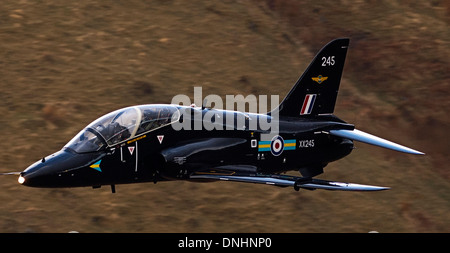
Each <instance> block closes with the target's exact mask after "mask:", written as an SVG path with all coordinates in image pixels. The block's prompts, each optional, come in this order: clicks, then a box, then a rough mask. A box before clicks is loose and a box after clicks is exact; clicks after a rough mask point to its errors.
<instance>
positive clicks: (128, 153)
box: [3, 38, 423, 192]
mask: <svg viewBox="0 0 450 253" xmlns="http://www.w3.org/2000/svg"><path fill="white" fill-rule="evenodd" d="M348 45H349V39H347V38H342V39H336V40H333V41H331V42H330V43H328V44H327V45H326V46H325V47H324V48H323V49H322V50H321V51H320V52H319V53H318V54H317V55H316V56H315V58H314V59H313V61H312V62H311V64H310V65H309V67H308V68H307V69H306V71H305V72H304V74H303V75H302V76H301V77H300V78H299V79H298V81H297V82H296V83H295V85H294V86H293V88H292V89H291V90H290V92H289V93H288V94H287V96H286V97H285V98H284V100H282V102H281V103H280V104H279V106H278V107H277V108H276V109H275V110H273V111H271V112H269V113H267V114H257V113H245V112H238V111H230V110H219V109H214V108H206V107H204V106H202V107H196V106H190V105H187V106H184V105H183V106H182V105H176V104H171V105H163V104H149V105H138V106H131V107H127V108H123V109H120V110H117V111H114V112H111V113H109V114H107V115H104V116H103V117H101V118H99V119H97V120H95V121H94V122H92V123H91V124H89V125H88V126H87V127H86V128H84V129H83V130H82V131H81V132H80V133H78V134H77V135H76V136H75V137H74V138H73V139H72V140H71V141H69V142H68V143H67V144H66V145H65V146H64V147H63V148H62V150H60V151H58V152H56V153H54V154H52V155H50V156H47V157H44V158H43V159H41V160H39V161H37V162H36V163H34V164H32V165H31V166H29V167H28V168H27V169H25V170H24V171H23V172H13V173H3V174H18V175H19V179H18V181H19V183H20V184H23V185H26V186H32V187H81V186H91V187H93V188H98V187H100V186H102V185H111V190H112V192H115V185H116V184H129V183H141V182H154V183H156V182H161V181H172V180H188V181H195V182H205V181H207V182H209V181H236V182H246V183H259V184H268V185H274V186H280V187H288V186H289V187H293V188H294V189H295V190H299V189H300V188H304V189H309V190H314V189H327V190H345V191H378V190H385V189H389V188H387V187H378V186H370V185H361V184H353V183H342V182H333V181H326V180H321V179H316V178H314V177H315V176H317V175H319V174H321V173H323V168H324V167H325V166H326V165H327V164H328V163H330V162H333V161H336V160H338V159H341V158H343V157H345V156H347V155H348V154H350V152H351V151H352V150H353V149H354V144H353V141H360V142H364V143H369V144H373V145H377V146H381V147H384V148H388V149H393V150H396V151H401V152H405V153H410V154H423V153H421V152H419V151H416V150H413V149H410V148H407V147H404V146H401V145H399V144H395V143H393V142H390V141H387V140H384V139H382V138H379V137H376V136H373V135H371V134H368V133H365V132H362V131H360V130H357V129H355V126H354V125H352V124H348V123H346V122H345V121H343V120H341V119H339V118H338V117H336V116H335V115H333V112H334V107H335V102H336V98H337V94H338V90H339V85H340V80H341V75H342V71H343V68H344V62H345V57H346V53H347V49H348ZM275 114H278V115H277V118H278V119H276V118H275V116H276V115H275ZM196 115H201V116H202V117H196ZM205 115H209V117H208V118H209V120H210V121H211V123H212V124H213V125H214V126H216V128H214V129H212V130H209V129H208V130H207V129H201V130H194V128H191V130H189V129H186V128H182V129H176V127H174V126H175V124H181V123H183V124H185V125H186V124H187V125H191V126H194V125H195V124H197V123H198V122H196V121H198V120H201V121H202V120H204V118H205ZM226 119H228V120H226ZM229 119H234V120H233V121H232V122H233V123H232V124H231V125H230V124H229V123H228V122H229ZM239 119H243V120H241V121H239ZM262 120H265V121H266V122H271V121H272V120H274V121H275V120H277V128H276V129H272V130H273V131H275V132H276V134H273V133H272V136H271V135H270V131H269V130H267V129H263V128H262V127H261V124H260V123H259V122H261V121H262ZM239 122H240V123H239ZM253 122H258V123H257V124H256V125H255V124H254V125H253V126H254V127H253V128H251V127H250V125H251V124H253ZM200 124H201V123H200ZM217 126H223V127H222V128H221V127H217ZM220 129H223V130H220ZM230 129H232V130H230ZM273 131H272V132H273ZM267 136H269V137H267ZM288 171H299V172H300V174H301V176H300V175H298V176H292V175H287V174H285V172H288Z"/></svg>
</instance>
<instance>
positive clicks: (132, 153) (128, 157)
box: [120, 141, 139, 172]
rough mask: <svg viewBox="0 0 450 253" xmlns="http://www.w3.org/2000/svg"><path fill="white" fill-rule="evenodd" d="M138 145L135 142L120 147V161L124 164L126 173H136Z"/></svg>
mask: <svg viewBox="0 0 450 253" xmlns="http://www.w3.org/2000/svg"><path fill="white" fill-rule="evenodd" d="M138 149H139V144H138V142H137V141H135V142H132V143H130V144H125V145H123V146H121V147H120V160H121V162H122V163H124V164H125V169H126V170H127V172H137V170H138V166H137V165H138V162H137V161H138V159H139V154H138Z"/></svg>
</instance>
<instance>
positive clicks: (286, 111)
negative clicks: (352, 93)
mask: <svg viewBox="0 0 450 253" xmlns="http://www.w3.org/2000/svg"><path fill="white" fill-rule="evenodd" d="M348 45H349V39H348V38H342V39H336V40H333V41H331V42H330V43H328V44H327V45H326V46H325V47H323V48H322V49H321V50H320V52H319V53H318V54H317V55H316V56H315V57H314V59H313V61H312V62H311V64H310V65H309V66H308V68H307V69H306V71H305V72H304V73H303V75H302V76H301V77H300V78H299V79H298V81H297V82H296V83H295V85H294V87H293V88H292V89H291V91H290V92H289V93H288V95H287V96H286V97H285V98H284V100H283V101H282V102H281V104H280V105H279V107H278V110H279V116H289V117H299V116H316V115H319V114H332V113H333V112H334V105H335V104H336V98H337V94H338V91H339V84H340V83H341V76H342V70H343V69H344V63H345V57H346V55H347V48H348Z"/></svg>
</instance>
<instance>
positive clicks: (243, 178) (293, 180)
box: [190, 174, 389, 191]
mask: <svg viewBox="0 0 450 253" xmlns="http://www.w3.org/2000/svg"><path fill="white" fill-rule="evenodd" d="M190 178H191V179H204V180H222V181H234V182H243V183H255V184H267V185H274V186H281V187H287V186H292V187H294V188H295V189H299V188H304V189H309V190H314V189H324V190H339V191H382V190H388V189H389V188H388V187H380V186H372V185H362V184H352V183H342V182H333V181H327V180H321V179H314V178H303V177H294V176H284V175H239V176H237V175H236V176H235V175H211V174H194V175H191V177H190Z"/></svg>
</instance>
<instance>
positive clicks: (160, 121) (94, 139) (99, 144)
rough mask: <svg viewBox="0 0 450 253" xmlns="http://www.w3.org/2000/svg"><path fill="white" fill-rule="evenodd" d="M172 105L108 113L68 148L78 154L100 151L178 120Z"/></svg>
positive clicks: (146, 106) (141, 107) (84, 131)
mask: <svg viewBox="0 0 450 253" xmlns="http://www.w3.org/2000/svg"><path fill="white" fill-rule="evenodd" d="M179 118H180V112H179V111H178V109H177V107H176V106H173V105H140V106H132V107H127V108H123V109H119V110H117V111H114V112H111V113H108V114H106V115H104V116H103V117H100V118H99V119H97V120H95V121H94V122H92V123H91V124H89V125H88V126H87V127H86V128H85V129H83V130H82V131H81V132H80V133H78V134H77V135H76V136H75V137H74V138H73V139H72V140H71V141H69V143H67V144H66V146H65V147H68V148H71V149H73V150H74V151H75V152H77V153H86V152H94V151H99V150H101V149H102V148H103V147H105V146H113V145H115V144H118V143H120V142H123V141H126V140H129V139H132V138H134V137H136V136H138V135H141V134H144V133H146V132H150V131H153V130H155V129H158V128H160V127H163V126H166V125H169V124H172V123H174V122H176V121H178V120H179Z"/></svg>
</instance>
